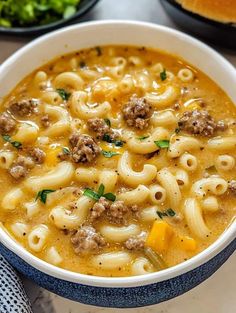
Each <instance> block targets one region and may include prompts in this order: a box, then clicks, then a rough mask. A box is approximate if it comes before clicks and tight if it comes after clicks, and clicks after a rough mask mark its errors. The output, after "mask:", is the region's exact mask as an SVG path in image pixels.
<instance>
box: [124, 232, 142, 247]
mask: <svg viewBox="0 0 236 313" xmlns="http://www.w3.org/2000/svg"><path fill="white" fill-rule="evenodd" d="M145 238H146V233H141V234H140V235H138V236H135V237H131V238H129V239H128V240H126V242H125V243H124V246H125V247H126V248H127V249H128V250H142V249H143V248H144V245H145Z"/></svg>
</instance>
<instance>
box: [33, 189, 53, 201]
mask: <svg viewBox="0 0 236 313" xmlns="http://www.w3.org/2000/svg"><path fill="white" fill-rule="evenodd" d="M55 191H56V190H52V189H43V190H40V191H39V192H38V193H37V196H36V198H35V201H37V200H38V199H39V200H40V201H41V202H42V203H44V204H45V203H46V201H47V195H48V194H49V193H52V192H55Z"/></svg>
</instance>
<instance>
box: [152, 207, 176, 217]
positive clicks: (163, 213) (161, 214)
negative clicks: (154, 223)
mask: <svg viewBox="0 0 236 313" xmlns="http://www.w3.org/2000/svg"><path fill="white" fill-rule="evenodd" d="M156 213H157V215H158V216H159V218H160V219H163V217H168V216H169V217H173V216H175V215H176V213H175V211H174V210H172V209H171V208H169V209H167V210H166V211H156Z"/></svg>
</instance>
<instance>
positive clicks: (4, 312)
mask: <svg viewBox="0 0 236 313" xmlns="http://www.w3.org/2000/svg"><path fill="white" fill-rule="evenodd" d="M0 313H33V311H32V309H31V305H30V301H29V299H28V297H27V295H26V293H25V290H24V288H23V284H22V282H21V280H20V279H19V277H18V276H17V274H16V272H15V270H14V269H13V268H12V267H11V266H10V265H9V263H7V262H6V260H5V259H4V258H3V257H2V256H1V255H0Z"/></svg>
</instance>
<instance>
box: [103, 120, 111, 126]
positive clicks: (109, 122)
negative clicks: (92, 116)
mask: <svg viewBox="0 0 236 313" xmlns="http://www.w3.org/2000/svg"><path fill="white" fill-rule="evenodd" d="M104 122H105V123H106V124H107V126H109V127H111V121H110V120H109V118H104Z"/></svg>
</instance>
